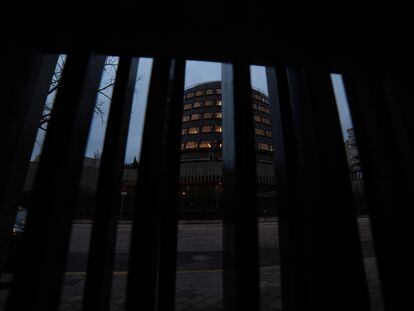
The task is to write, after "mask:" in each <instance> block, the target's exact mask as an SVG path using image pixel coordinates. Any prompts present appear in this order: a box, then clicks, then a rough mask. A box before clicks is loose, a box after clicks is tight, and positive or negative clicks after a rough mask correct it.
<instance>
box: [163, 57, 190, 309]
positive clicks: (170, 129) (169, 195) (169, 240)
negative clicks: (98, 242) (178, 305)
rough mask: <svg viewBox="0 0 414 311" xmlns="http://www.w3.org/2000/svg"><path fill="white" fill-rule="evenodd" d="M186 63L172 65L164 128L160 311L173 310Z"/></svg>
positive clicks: (179, 61) (180, 62) (176, 61)
mask: <svg viewBox="0 0 414 311" xmlns="http://www.w3.org/2000/svg"><path fill="white" fill-rule="evenodd" d="M184 76H185V61H184V60H175V61H174V62H173V63H172V64H171V72H170V79H171V81H170V86H169V88H170V89H169V96H168V101H167V107H166V109H167V112H166V114H167V117H166V124H165V129H164V131H165V148H166V149H165V152H164V157H165V161H164V163H163V165H164V167H163V172H162V176H163V177H164V178H163V179H162V182H163V183H162V184H161V186H160V189H161V190H162V191H163V194H162V196H161V203H160V211H161V215H160V216H161V217H162V219H161V220H162V223H161V237H160V250H159V252H160V254H159V256H160V258H159V266H158V301H157V308H158V310H159V311H163V310H174V308H175V279H176V258H177V254H176V252H177V213H178V204H179V201H178V192H179V176H180V158H181V152H180V143H181V125H182V122H181V120H182V112H183V97H184Z"/></svg>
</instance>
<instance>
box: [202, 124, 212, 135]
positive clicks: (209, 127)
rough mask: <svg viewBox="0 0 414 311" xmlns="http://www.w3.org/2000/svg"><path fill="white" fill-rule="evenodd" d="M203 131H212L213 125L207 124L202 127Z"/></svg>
mask: <svg viewBox="0 0 414 311" xmlns="http://www.w3.org/2000/svg"><path fill="white" fill-rule="evenodd" d="M201 132H203V133H210V132H211V126H210V125H205V126H203V127H202V129H201Z"/></svg>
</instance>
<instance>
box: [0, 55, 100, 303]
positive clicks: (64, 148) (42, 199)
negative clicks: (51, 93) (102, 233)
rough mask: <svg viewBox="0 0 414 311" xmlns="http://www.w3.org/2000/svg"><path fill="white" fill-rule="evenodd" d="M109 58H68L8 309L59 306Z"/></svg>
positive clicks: (46, 139) (43, 154)
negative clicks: (98, 97)
mask: <svg viewBox="0 0 414 311" xmlns="http://www.w3.org/2000/svg"><path fill="white" fill-rule="evenodd" d="M104 60H105V58H104V57H103V56H96V55H94V54H93V53H74V54H70V55H69V56H68V57H67V61H66V66H65V68H64V71H63V76H62V82H61V83H62V85H61V87H60V89H59V90H58V93H57V97H56V101H55V105H54V109H53V114H52V118H51V120H50V123H49V126H48V133H47V135H46V138H45V142H44V147H43V153H42V156H41V159H40V163H39V169H38V173H37V176H36V179H35V183H34V186H33V193H32V198H31V202H30V206H29V213H28V219H27V230H26V232H25V235H24V240H23V245H22V247H23V249H22V253H23V256H22V257H21V258H18V263H17V267H18V269H17V270H16V273H15V280H14V283H13V286H12V291H11V294H10V297H9V303H8V310H56V309H57V308H58V305H59V298H60V297H59V296H60V291H61V285H62V282H63V278H64V269H65V260H66V255H67V250H68V245H69V238H70V233H71V225H72V216H73V209H74V206H75V200H76V197H77V191H78V184H79V179H80V176H81V171H82V163H83V158H84V153H85V147H86V141H87V137H88V131H89V127H90V123H91V120H92V116H93V110H94V105H95V100H96V95H97V89H98V86H99V82H100V78H101V74H102V69H103V65H104Z"/></svg>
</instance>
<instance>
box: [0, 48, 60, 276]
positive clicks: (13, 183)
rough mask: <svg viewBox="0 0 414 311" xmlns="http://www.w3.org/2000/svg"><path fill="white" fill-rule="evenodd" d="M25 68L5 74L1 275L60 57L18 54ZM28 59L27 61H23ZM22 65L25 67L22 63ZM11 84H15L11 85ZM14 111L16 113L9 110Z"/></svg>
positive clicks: (1, 166) (0, 188)
mask: <svg viewBox="0 0 414 311" xmlns="http://www.w3.org/2000/svg"><path fill="white" fill-rule="evenodd" d="M16 54H17V55H13V56H14V57H16V56H18V58H17V59H14V57H12V59H11V60H10V61H12V62H16V63H18V62H19V63H23V64H24V65H23V68H20V69H19V68H14V69H15V70H17V71H19V70H20V71H19V74H20V75H21V76H19V77H15V79H14V80H13V75H12V74H11V73H10V75H11V77H10V76H8V73H5V75H6V77H8V78H10V79H12V81H8V82H5V84H2V85H4V87H5V89H3V91H4V92H2V94H4V105H3V106H5V107H3V108H4V110H3V112H6V113H5V116H4V118H3V120H4V124H3V126H4V127H3V126H2V129H1V132H0V133H1V136H2V141H3V142H4V151H3V152H2V159H1V162H0V163H1V164H0V176H1V181H0V183H1V185H0V191H1V192H0V250H1V251H0V275H1V271H2V267H3V264H4V262H5V260H6V258H7V255H8V244H9V243H8V242H9V235H10V232H11V229H12V227H13V223H14V219H15V217H16V208H17V206H18V204H19V203H20V201H19V199H21V192H22V189H23V187H24V182H25V179H26V173H27V169H28V164H29V161H30V155H31V151H32V148H33V145H34V141H35V139H36V132H37V128H38V126H39V120H40V118H41V115H42V111H43V106H44V104H45V101H46V97H47V92H48V89H49V86H50V81H51V79H52V76H53V73H54V69H55V66H56V62H57V58H58V55H48V54H40V53H29V55H21V54H20V53H17V52H16ZM23 58H26V59H23ZM20 66H22V64H20ZM9 84H12V85H9ZM10 110H14V111H10Z"/></svg>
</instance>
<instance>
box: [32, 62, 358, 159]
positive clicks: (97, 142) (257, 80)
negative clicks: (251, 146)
mask: <svg viewBox="0 0 414 311" xmlns="http://www.w3.org/2000/svg"><path fill="white" fill-rule="evenodd" d="M151 67H152V60H151V59H148V58H141V59H140V62H139V69H138V77H139V79H138V81H137V84H136V89H135V94H134V99H133V108H132V115H131V120H130V129H129V135H128V144H127V151H126V162H128V163H129V162H131V161H132V160H133V158H134V156H137V158H138V154H139V149H140V145H141V136H142V126H143V121H144V115H145V107H146V101H147V94H148V86H149V81H150V76H151ZM111 74H112V73H108V75H107V76H104V77H103V81H102V85H105V83H107V81H106V80H107V79H108V77H109V76H110V75H111ZM220 79H221V65H220V63H211V62H198V61H188V62H187V65H186V79H185V86H186V87H189V86H191V85H193V84H196V83H201V82H206V81H212V80H220ZM251 80H252V85H253V87H255V88H257V89H259V90H261V91H263V92H264V93H265V94H267V83H266V75H265V68H264V67H259V66H252V67H251ZM332 81H333V86H334V90H335V96H336V99H337V103H338V109H339V112H340V114H339V115H340V118H341V123H342V131H343V133H344V134H345V135H346V129H347V128H350V127H352V124H351V119H350V116H349V111H348V105H347V101H346V96H345V92H344V89H343V85H342V79H341V77H340V76H338V75H333V76H332ZM49 100H51V98H49ZM98 100H100V101H101V102H102V103H103V104H102V106H101V108H102V110H103V111H104V115H103V120H102V119H101V117H99V116H97V115H95V116H94V119H93V122H92V127H91V132H90V136H89V139H88V145H87V150H86V156H88V157H92V156H93V155H94V153H95V152H100V151H101V150H102V144H103V139H104V135H105V126H106V118H107V117H108V111H109V105H108V101H107V100H106V99H105V97H104V96H100V97H99V98H98ZM42 136H43V135H42V133H40V135H38V138H37V142H36V145H35V147H34V150H33V154H32V158H34V157H35V156H36V155H37V154H39V153H40V149H41V148H40V147H41V144H42Z"/></svg>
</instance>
